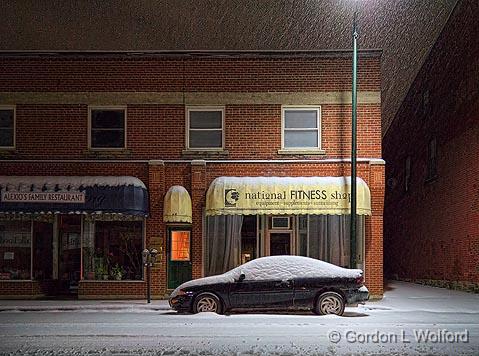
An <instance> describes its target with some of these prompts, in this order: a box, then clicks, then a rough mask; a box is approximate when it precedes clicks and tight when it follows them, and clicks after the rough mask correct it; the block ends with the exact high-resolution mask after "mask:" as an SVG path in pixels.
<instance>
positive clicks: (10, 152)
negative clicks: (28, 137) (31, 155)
mask: <svg viewBox="0 0 479 356" xmlns="http://www.w3.org/2000/svg"><path fill="white" fill-rule="evenodd" d="M17 154H18V151H17V150H16V148H15V147H0V157H1V158H9V157H15V156H16V155H17Z"/></svg>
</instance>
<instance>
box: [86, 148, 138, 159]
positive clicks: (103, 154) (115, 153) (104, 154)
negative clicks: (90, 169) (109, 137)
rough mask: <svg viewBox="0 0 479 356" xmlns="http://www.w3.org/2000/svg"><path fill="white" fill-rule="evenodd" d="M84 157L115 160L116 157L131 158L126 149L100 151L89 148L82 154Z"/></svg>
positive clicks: (129, 152) (129, 151)
mask: <svg viewBox="0 0 479 356" xmlns="http://www.w3.org/2000/svg"><path fill="white" fill-rule="evenodd" d="M84 154H85V156H87V157H88V158H116V157H125V156H131V154H132V152H131V150H129V149H127V148H117V149H111V148H108V149H101V148H90V149H88V150H86V151H85V152H84Z"/></svg>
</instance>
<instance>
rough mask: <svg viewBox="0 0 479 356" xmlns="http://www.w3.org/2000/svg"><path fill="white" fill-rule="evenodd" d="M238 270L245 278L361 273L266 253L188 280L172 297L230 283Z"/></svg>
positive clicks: (356, 274) (330, 275) (258, 278)
mask: <svg viewBox="0 0 479 356" xmlns="http://www.w3.org/2000/svg"><path fill="white" fill-rule="evenodd" d="M241 273H244V274H245V281H255V280H265V279H281V280H287V279H291V278H301V277H303V278H308V277H311V278H313V277H316V278H336V277H337V278H357V277H359V276H361V274H362V271H361V270H360V269H347V268H342V267H339V266H336V265H333V264H331V263H327V262H324V261H320V260H317V259H314V258H309V257H302V256H268V257H261V258H257V259H254V260H252V261H249V262H247V263H245V264H243V265H241V266H238V267H236V268H233V269H232V270H231V271H228V272H225V273H223V274H219V275H217V276H210V277H205V278H199V279H195V280H192V281H188V282H185V283H183V284H182V285H180V286H179V287H178V288H176V289H175V290H174V291H173V293H172V294H171V297H174V296H175V295H176V294H177V293H178V291H179V290H180V289H183V288H187V287H193V286H197V285H207V284H215V283H231V282H234V281H235V280H236V279H238V277H239V275H240V274H241Z"/></svg>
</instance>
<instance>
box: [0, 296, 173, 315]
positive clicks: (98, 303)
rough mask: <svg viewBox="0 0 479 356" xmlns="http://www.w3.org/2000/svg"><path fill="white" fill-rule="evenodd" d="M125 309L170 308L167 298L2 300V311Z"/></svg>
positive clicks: (153, 309)
mask: <svg viewBox="0 0 479 356" xmlns="http://www.w3.org/2000/svg"><path fill="white" fill-rule="evenodd" d="M82 310H83V311H106V312H107V311H112V312H114V311H124V312H142V311H143V312H146V311H160V310H170V306H169V305H168V301H167V300H152V301H151V303H150V304H148V303H147V302H146V300H74V299H73V300H0V312H6V311H23V312H28V311H82Z"/></svg>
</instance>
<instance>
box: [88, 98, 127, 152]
mask: <svg viewBox="0 0 479 356" xmlns="http://www.w3.org/2000/svg"><path fill="white" fill-rule="evenodd" d="M90 147H91V148H125V147H126V109H125V108H111V107H109V108H107V107H104V108H102V107H98V108H90Z"/></svg>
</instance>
